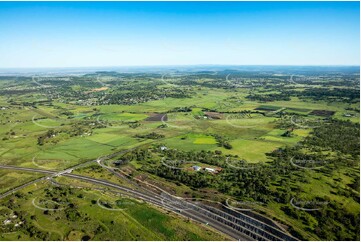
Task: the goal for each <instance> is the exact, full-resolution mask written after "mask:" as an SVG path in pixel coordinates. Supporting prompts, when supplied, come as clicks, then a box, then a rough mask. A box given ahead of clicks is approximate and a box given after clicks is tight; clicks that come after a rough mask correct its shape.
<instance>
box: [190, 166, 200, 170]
mask: <svg viewBox="0 0 361 242" xmlns="http://www.w3.org/2000/svg"><path fill="white" fill-rule="evenodd" d="M192 168H193V170H195V171H199V170H201V169H202V167H200V166H192Z"/></svg>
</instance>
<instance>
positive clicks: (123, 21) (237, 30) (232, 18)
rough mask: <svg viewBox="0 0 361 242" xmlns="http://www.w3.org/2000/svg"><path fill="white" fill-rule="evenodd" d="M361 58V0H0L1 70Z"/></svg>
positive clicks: (315, 62)
mask: <svg viewBox="0 0 361 242" xmlns="http://www.w3.org/2000/svg"><path fill="white" fill-rule="evenodd" d="M359 59H360V5H359V2H0V67H2V68H11V67H85V66H142V65H197V64H220V65H226V64H232V65H359Z"/></svg>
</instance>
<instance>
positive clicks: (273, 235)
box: [0, 161, 296, 241]
mask: <svg viewBox="0 0 361 242" xmlns="http://www.w3.org/2000/svg"><path fill="white" fill-rule="evenodd" d="M92 162H94V161H92ZM87 163H88V162H87ZM84 164H86V163H84ZM84 164H81V165H79V166H82V165H84ZM74 168H75V167H73V168H72V169H74ZM0 169H11V170H20V171H27V172H39V173H43V174H47V176H46V177H43V178H40V179H36V180H34V181H32V182H29V183H26V184H24V185H22V186H19V187H17V188H14V189H13V190H10V191H8V192H6V193H4V194H2V195H0V198H3V197H5V196H7V195H9V194H11V193H13V192H16V191H18V190H20V189H21V188H24V187H26V186H29V185H31V184H34V183H36V182H39V181H41V180H45V179H50V178H52V177H55V176H59V175H63V176H66V177H69V178H74V179H78V180H83V181H87V182H90V183H93V184H98V185H103V186H107V187H109V188H113V189H116V190H119V191H121V192H122V193H125V194H127V195H129V196H131V197H134V198H138V199H142V200H144V201H146V202H148V203H151V204H153V205H156V206H158V207H162V208H164V209H166V210H171V211H173V212H175V213H177V214H180V215H182V216H185V217H187V218H190V219H193V220H195V221H197V222H200V223H203V224H208V225H209V226H211V227H213V228H215V229H216V230H218V231H220V232H223V233H224V234H227V235H228V236H230V237H231V238H233V239H235V240H263V241H267V240H274V241H276V240H287V241H290V240H296V239H295V238H293V237H292V236H290V235H288V234H286V233H284V232H283V231H280V230H278V229H277V228H275V227H272V226H270V225H267V224H265V223H263V222H261V221H258V220H256V219H254V218H252V217H249V216H247V215H245V214H241V213H238V212H237V211H234V210H232V212H231V213H229V212H227V211H223V210H220V209H217V208H214V207H210V206H206V205H198V204H194V203H192V202H189V201H185V200H182V199H179V198H177V197H175V196H172V195H170V194H166V193H162V194H157V193H154V192H151V191H138V190H135V189H130V188H127V187H124V186H120V185H118V184H115V183H112V182H109V181H106V180H100V179H95V178H91V177H86V176H81V175H75V174H71V171H72V169H67V170H64V171H61V172H57V171H51V170H43V169H36V168H26V167H16V166H7V165H0Z"/></svg>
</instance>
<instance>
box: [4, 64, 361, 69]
mask: <svg viewBox="0 0 361 242" xmlns="http://www.w3.org/2000/svg"><path fill="white" fill-rule="evenodd" d="M193 66H194V67H207V66H209V67H224V66H225V67H226V66H250V67H251V66H265V67H266V66H267V67H271V66H279V67H288V66H289V67H360V64H342V65H340V64H302V65H301V64H298V65H288V64H177V65H116V66H73V67H71V66H54V67H0V70H6V69H74V68H132V67H134V68H137V67H138V68H139V67H193Z"/></svg>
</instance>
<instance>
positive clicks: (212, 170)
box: [204, 167, 216, 173]
mask: <svg viewBox="0 0 361 242" xmlns="http://www.w3.org/2000/svg"><path fill="white" fill-rule="evenodd" d="M204 170H205V171H208V172H212V173H215V172H216V170H215V169H213V168H209V167H206V168H204Z"/></svg>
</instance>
